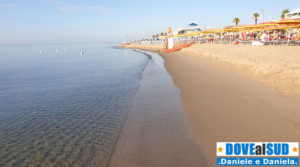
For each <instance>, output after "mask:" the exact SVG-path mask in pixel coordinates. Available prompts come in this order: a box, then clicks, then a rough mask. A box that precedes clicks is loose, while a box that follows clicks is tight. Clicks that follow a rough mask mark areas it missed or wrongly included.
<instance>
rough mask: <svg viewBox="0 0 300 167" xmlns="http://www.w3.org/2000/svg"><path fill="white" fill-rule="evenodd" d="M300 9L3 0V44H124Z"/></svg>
mask: <svg viewBox="0 0 300 167" xmlns="http://www.w3.org/2000/svg"><path fill="white" fill-rule="evenodd" d="M297 8H300V0H184V1H183V0H180V1H179V0H0V21H1V22H0V44H58V43H119V42H122V41H123V40H124V39H125V37H126V36H128V38H129V40H136V39H142V38H149V37H151V36H152V35H153V34H156V33H160V32H166V31H167V29H168V26H171V27H172V28H173V29H174V28H177V27H182V26H186V25H187V24H189V23H191V22H194V23H197V24H199V25H203V26H208V27H211V28H222V27H224V26H231V25H233V24H234V23H232V20H233V18H235V17H238V18H240V20H241V22H240V24H253V23H254V20H253V18H252V16H253V13H255V12H257V13H262V12H261V10H262V9H263V10H264V18H265V21H269V20H271V19H279V17H280V14H281V12H282V10H283V9H290V10H294V9H297ZM261 21H262V20H259V22H261Z"/></svg>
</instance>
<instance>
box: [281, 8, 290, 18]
mask: <svg viewBox="0 0 300 167" xmlns="http://www.w3.org/2000/svg"><path fill="white" fill-rule="evenodd" d="M287 13H290V10H289V9H284V10H283V11H282V13H281V16H280V17H281V19H284V18H285V14H287Z"/></svg>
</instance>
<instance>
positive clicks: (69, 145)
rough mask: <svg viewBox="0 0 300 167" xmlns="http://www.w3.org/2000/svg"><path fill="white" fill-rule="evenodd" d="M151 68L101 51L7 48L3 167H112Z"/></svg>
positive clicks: (0, 62) (1, 57) (0, 102)
mask: <svg viewBox="0 0 300 167" xmlns="http://www.w3.org/2000/svg"><path fill="white" fill-rule="evenodd" d="M56 49H57V51H56ZM81 51H83V53H84V54H83V55H81V54H80V52H81ZM40 52H41V53H40ZM148 61H149V60H148V58H147V57H146V56H143V55H142V54H140V53H136V52H133V51H131V50H126V49H114V48H110V47H105V46H100V45H64V46H63V45H57V46H53V45H52V46H47V45H36V46H32V45H27V46H21V45H14V46H13V45H2V46H0V166H1V167H4V166H5V167H6V166H106V164H107V162H108V161H109V158H110V156H111V153H112V150H113V148H114V145H115V142H116V140H117V138H118V136H119V133H120V131H121V129H122V126H123V123H124V121H125V120H126V116H127V112H128V110H129V108H130V104H131V99H132V97H133V96H134V95H135V92H136V90H137V88H138V86H139V81H140V78H141V75H142V71H143V69H144V67H145V66H146V64H147V63H148Z"/></svg>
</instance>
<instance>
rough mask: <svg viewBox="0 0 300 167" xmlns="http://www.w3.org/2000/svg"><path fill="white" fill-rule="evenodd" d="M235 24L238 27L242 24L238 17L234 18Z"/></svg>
mask: <svg viewBox="0 0 300 167" xmlns="http://www.w3.org/2000/svg"><path fill="white" fill-rule="evenodd" d="M232 22H233V23H235V26H237V25H238V24H239V23H240V19H239V18H238V17H236V18H234V19H233V21H232Z"/></svg>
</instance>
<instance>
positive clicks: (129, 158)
mask: <svg viewBox="0 0 300 167" xmlns="http://www.w3.org/2000/svg"><path fill="white" fill-rule="evenodd" d="M138 52H140V53H141V54H143V55H145V56H148V57H149V56H151V61H150V62H149V64H148V65H147V66H146V67H145V69H144V72H143V75H142V79H141V83H140V87H139V89H138V91H137V93H136V95H135V97H134V99H133V104H132V108H131V110H130V111H129V113H128V117H127V120H126V123H125V125H124V127H123V130H122V132H121V134H120V137H119V140H118V141H117V143H116V146H115V149H114V151H113V154H112V156H111V159H110V163H109V166H110V167H120V166H124V167H142V166H160V167H169V166H172V167H182V166H191V167H196V166H203V167H205V166H209V164H208V161H207V157H205V155H204V154H203V152H202V150H201V149H200V147H199V146H198V145H197V144H196V143H195V142H194V140H193V139H192V137H191V136H190V135H189V133H188V129H187V124H186V122H187V121H186V118H185V115H184V112H183V111H182V106H181V102H180V90H179V89H178V88H177V87H176V86H175V84H174V83H173V81H172V78H171V76H170V75H169V74H168V72H167V71H166V69H165V67H164V61H163V58H162V57H161V56H159V55H158V54H156V53H149V52H145V53H144V52H143V51H138Z"/></svg>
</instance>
